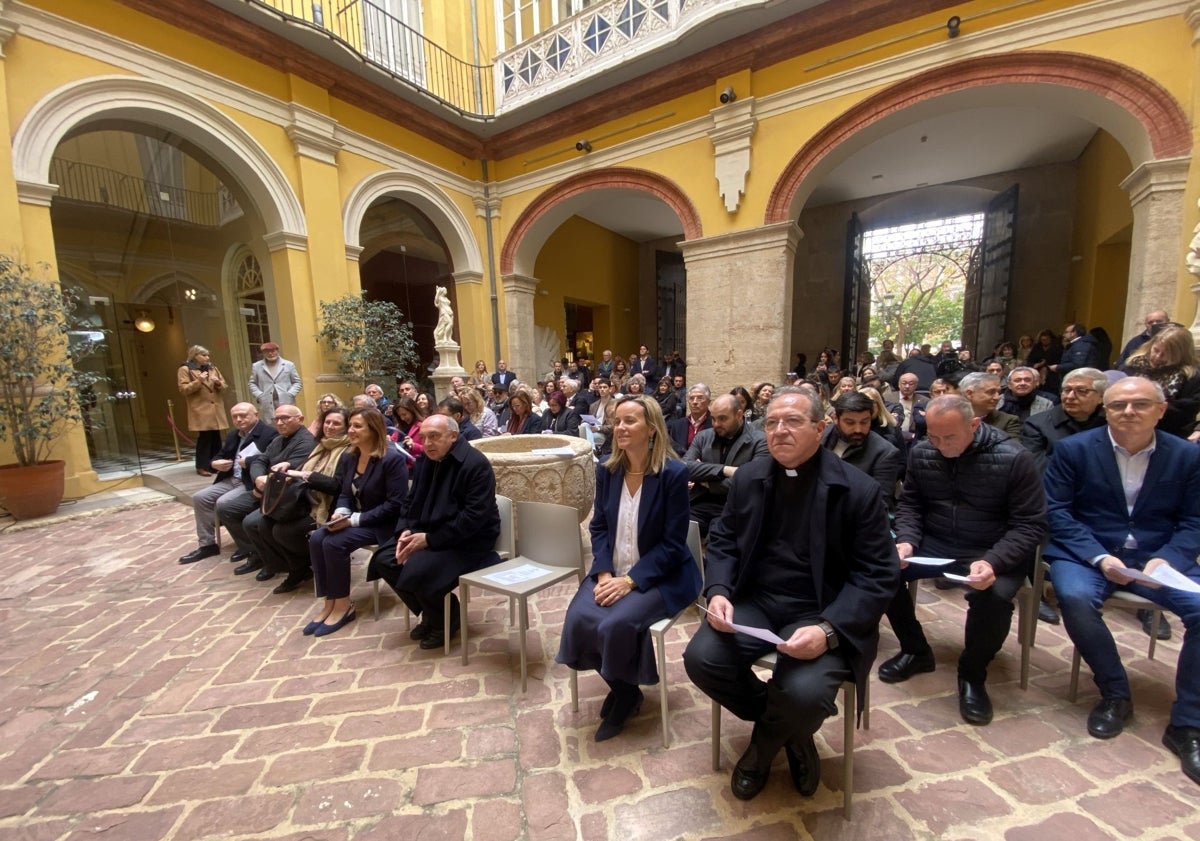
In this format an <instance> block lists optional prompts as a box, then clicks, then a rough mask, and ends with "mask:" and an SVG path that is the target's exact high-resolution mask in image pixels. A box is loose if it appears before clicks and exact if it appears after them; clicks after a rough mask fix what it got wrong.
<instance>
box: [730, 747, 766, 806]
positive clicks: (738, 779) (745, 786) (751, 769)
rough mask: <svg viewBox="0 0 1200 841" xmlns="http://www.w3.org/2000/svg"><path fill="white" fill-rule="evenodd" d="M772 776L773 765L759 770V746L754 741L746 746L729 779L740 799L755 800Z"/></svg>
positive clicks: (731, 788) (734, 793) (731, 787)
mask: <svg viewBox="0 0 1200 841" xmlns="http://www.w3.org/2000/svg"><path fill="white" fill-rule="evenodd" d="M770 776H771V766H770V765H768V766H767V767H766V768H763V769H761V770H759V768H758V746H757V745H755V744H754V742H751V743H750V747H748V748H746V752H745V753H743V754H742V758H741V759H739V760H738V761H737V765H735V766H733V776H732V777H731V778H730V780H729V788H730V790H732V791H733V796H734V797H736V798H737V799H738V800H753V799H754V798H755V797H757V796H758V793H759V792H760V791H762V790H763V789H764V788H765V787H766V785H767V778H768V777H770Z"/></svg>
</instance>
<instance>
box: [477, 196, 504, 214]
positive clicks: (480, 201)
mask: <svg viewBox="0 0 1200 841" xmlns="http://www.w3.org/2000/svg"><path fill="white" fill-rule="evenodd" d="M471 201H472V202H473V203H474V204H475V215H476V216H478V217H480V218H481V219H487V218H489V217H490V218H492V219H497V218H499V216H500V199H499V198H498V197H497V196H492V197H491V198H487V199H485V198H484V197H483V196H474V197H473V198H472V199H471Z"/></svg>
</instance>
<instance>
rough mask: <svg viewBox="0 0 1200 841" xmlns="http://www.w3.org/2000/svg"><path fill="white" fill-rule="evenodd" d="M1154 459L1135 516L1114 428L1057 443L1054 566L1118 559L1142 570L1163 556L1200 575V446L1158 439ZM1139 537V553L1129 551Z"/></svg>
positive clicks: (1052, 471)
mask: <svg viewBox="0 0 1200 841" xmlns="http://www.w3.org/2000/svg"><path fill="white" fill-rule="evenodd" d="M1154 442H1155V443H1154V447H1155V449H1154V453H1153V454H1151V456H1150V464H1149V465H1148V466H1147V468H1146V478H1145V480H1144V481H1143V482H1142V489H1141V491H1140V492H1139V493H1138V498H1137V502H1136V503H1135V504H1134V506H1133V513H1130V512H1129V510H1128V507H1127V505H1126V503H1125V489H1124V487H1123V486H1122V484H1121V473H1120V471H1119V470H1118V469H1117V457H1116V455H1115V454H1114V453H1113V449H1112V441H1111V440H1110V438H1109V435H1108V427H1107V426H1105V427H1101V428H1099V429H1091V430H1088V431H1087V432H1080V433H1078V434H1077V435H1072V436H1071V437H1069V438H1065V439H1063V440H1062V441H1060V442H1058V443H1057V444H1055V445H1054V452H1053V454H1052V455H1051V456H1050V467H1049V468H1048V469H1047V471H1046V478H1045V484H1046V502H1047V506H1048V514H1049V519H1050V535H1051V537H1050V544H1049V545H1048V546H1047V547H1046V550H1045V552H1043V556H1044V557H1045V558H1046V560H1048V561H1064V560H1065V561H1076V562H1078V563H1082V564H1089V565H1090V564H1091V563H1092V559H1093V558H1095V557H1096V556H1097V555H1113V556H1116V557H1118V558H1120V559H1121V560H1122V561H1124V562H1125V564H1126V565H1127V566H1136V567H1139V568H1140V567H1142V566H1144V565H1145V563H1146V561H1148V560H1150V559H1151V558H1163V559H1165V560H1166V561H1168V562H1169V563H1170V564H1171V566H1173V567H1175V568H1176V569H1177V570H1179V571H1180V572H1183V573H1191V574H1192V577H1193V578H1194V577H1196V575H1195V573H1196V556H1197V554H1200V447H1197V446H1196V445H1195V444H1193V443H1192V442H1190V441H1186V440H1184V439H1182V438H1177V437H1175V436H1174V435H1171V434H1169V433H1165V432H1155V433H1154ZM1130 534H1132V535H1133V536H1134V539H1136V540H1137V545H1138V548H1137V549H1125V548H1123V547H1124V546H1125V538H1126V537H1127V536H1128V535H1130Z"/></svg>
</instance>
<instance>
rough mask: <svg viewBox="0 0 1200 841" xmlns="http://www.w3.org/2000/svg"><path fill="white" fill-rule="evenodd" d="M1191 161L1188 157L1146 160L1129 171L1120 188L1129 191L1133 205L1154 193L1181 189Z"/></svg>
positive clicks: (1184, 183)
mask: <svg viewBox="0 0 1200 841" xmlns="http://www.w3.org/2000/svg"><path fill="white" fill-rule="evenodd" d="M1191 161H1192V159H1191V158H1190V157H1181V158H1162V159H1160V160H1156V161H1146V162H1145V163H1143V164H1140V165H1139V166H1138V167H1137V168H1136V169H1134V171H1133V172H1131V173H1129V176H1128V177H1127V178H1126V179H1125V180H1124V181H1122V182H1121V189H1122V190H1124V191H1125V192H1127V193H1129V203H1130V204H1131V205H1133V206H1134V207H1137V206H1138V205H1139V204H1141V203H1142V202H1143V201H1144V200H1146V199H1148V198H1150V197H1151V196H1153V195H1154V194H1155V193H1161V192H1164V191H1180V190H1183V189H1184V187H1185V186H1186V184H1187V174H1188V167H1189V166H1190V164H1191Z"/></svg>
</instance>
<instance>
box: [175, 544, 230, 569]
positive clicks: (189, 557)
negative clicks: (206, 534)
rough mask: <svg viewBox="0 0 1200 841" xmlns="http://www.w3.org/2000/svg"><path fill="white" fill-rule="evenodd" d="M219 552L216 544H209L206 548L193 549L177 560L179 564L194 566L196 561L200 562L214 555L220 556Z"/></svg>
mask: <svg viewBox="0 0 1200 841" xmlns="http://www.w3.org/2000/svg"><path fill="white" fill-rule="evenodd" d="M220 554H221V550H220V549H218V548H217V544H215V543H210V544H208V545H207V546H201V547H200V548H199V549H193V550H192V551H191V552H188V553H187V554H186V555H184V556H183V557H182V558H180V559H179V563H181V564H194V563H196V561H202V560H204V559H205V558H211V557H213V556H214V555H220Z"/></svg>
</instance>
